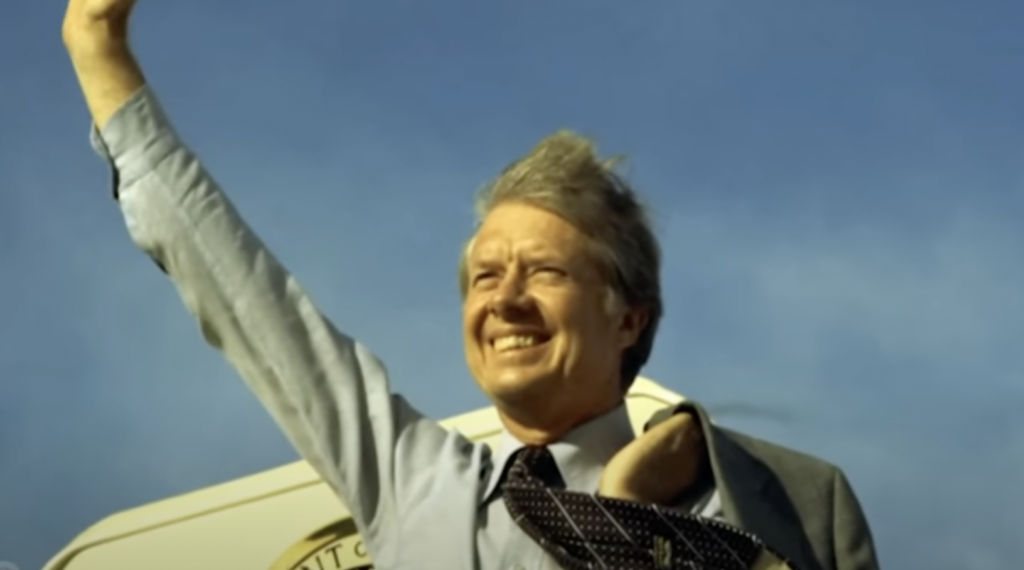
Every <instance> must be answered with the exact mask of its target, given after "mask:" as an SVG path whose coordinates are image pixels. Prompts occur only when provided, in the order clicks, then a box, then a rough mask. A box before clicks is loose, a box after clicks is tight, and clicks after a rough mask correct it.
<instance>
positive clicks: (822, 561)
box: [645, 402, 878, 570]
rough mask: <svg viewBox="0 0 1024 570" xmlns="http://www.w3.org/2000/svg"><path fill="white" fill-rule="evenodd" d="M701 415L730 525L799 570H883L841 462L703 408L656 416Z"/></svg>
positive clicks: (683, 407) (684, 406)
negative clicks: (732, 426)
mask: <svg viewBox="0 0 1024 570" xmlns="http://www.w3.org/2000/svg"><path fill="white" fill-rule="evenodd" d="M679 412H690V413H693V414H694V416H695V417H696V418H699V420H700V424H701V427H702V428H703V431H704V438H705V441H706V442H707V447H708V455H709V457H710V461H711V468H712V471H713V472H714V477H715V483H716V485H717V488H718V493H719V496H720V498H721V501H722V510H723V511H724V514H725V518H726V520H727V521H728V522H730V523H732V524H734V525H736V526H738V527H740V528H742V529H744V530H747V531H749V532H752V533H754V534H756V535H758V536H760V537H761V538H762V539H763V540H764V541H765V542H766V543H767V544H769V545H771V546H772V547H773V548H775V549H776V550H778V551H779V552H780V553H782V554H783V555H785V556H786V557H787V558H789V559H790V560H791V561H792V562H793V563H794V564H795V565H796V566H797V567H798V568H800V570H878V560H877V557H876V555H875V547H874V540H873V539H872V536H871V530H870V529H869V527H868V523H867V520H866V519H865V517H864V512H863V510H862V509H861V506H860V502H859V501H858V500H857V497H856V496H855V495H854V492H853V489H852V488H851V487H850V483H849V481H847V479H846V476H845V475H844V474H843V472H842V470H840V469H839V468H838V467H836V466H835V465H832V464H830V463H827V462H825V461H823V460H821V459H818V458H816V457H812V456H810V455H806V454H804V453H800V452H798V451H794V450H791V449H786V448H785V447H782V446H779V445H775V444H772V443H769V442H767V441H763V440H760V439H757V438H754V437H751V436H748V435H744V434H742V433H739V432H735V431H732V430H728V429H724V428H720V427H717V426H715V425H714V424H712V423H711V422H710V421H709V420H708V415H707V412H705V410H704V408H702V407H701V406H700V405H699V404H697V403H694V402H683V403H681V404H679V405H677V406H674V407H670V408H666V409H664V410H661V411H659V412H657V413H655V414H654V415H653V416H652V417H651V419H650V421H649V422H648V423H647V426H646V427H645V429H647V428H649V427H650V426H652V425H655V424H657V423H660V422H662V421H665V420H666V419H668V418H669V417H670V416H672V415H673V414H675V413H679Z"/></svg>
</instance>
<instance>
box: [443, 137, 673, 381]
mask: <svg viewBox="0 0 1024 570" xmlns="http://www.w3.org/2000/svg"><path fill="white" fill-rule="evenodd" d="M617 162H618V159H614V158H613V159H610V160H600V159H599V158H598V157H597V154H596V151H595V148H594V144H593V142H592V141H591V140H589V139H587V138H585V137H582V136H580V135H577V134H575V133H572V132H569V131H559V132H557V133H555V134H553V135H551V136H549V137H547V138H545V139H544V140H542V141H541V142H540V143H539V144H538V145H537V146H536V147H534V149H533V150H532V151H531V152H530V153H529V154H527V155H526V156H524V157H522V158H520V159H519V160H517V161H515V162H513V163H512V164H511V165H509V166H508V167H507V168H506V169H505V170H504V171H503V172H502V173H501V175H500V176H498V178H497V179H495V180H494V181H493V182H492V183H490V184H488V185H487V186H485V187H484V188H483V190H481V192H480V194H479V195H478V196H477V199H476V215H477V221H478V223H480V222H482V221H483V219H484V218H485V217H486V216H487V214H488V213H490V212H491V210H493V209H494V208H495V207H496V206H498V205H499V204H502V203H504V202H512V201H515V202H523V203H527V204H530V205H533V206H537V207H539V208H543V209H545V210H547V211H549V212H551V213H553V214H555V215H557V216H559V217H561V218H563V219H564V220H566V221H568V222H569V223H571V224H572V225H573V226H574V227H576V228H577V229H579V230H580V231H582V232H583V233H584V234H585V235H587V236H588V237H589V238H590V240H591V242H592V244H593V246H594V250H595V253H596V254H597V259H598V261H599V262H600V263H601V267H602V269H603V270H604V272H605V278H606V279H607V282H608V285H609V293H610V294H609V297H608V300H609V303H608V305H607V307H608V309H609V310H611V309H613V308H615V307H617V306H618V304H620V303H622V304H625V305H626V306H628V307H631V308H636V307H643V308H645V309H647V316H648V321H647V325H646V326H645V328H644V329H643V331H641V333H640V335H639V337H638V338H637V342H636V344H634V345H633V346H631V347H629V348H628V349H626V350H625V351H624V353H623V355H622V368H621V370H620V378H621V381H622V388H623V392H625V391H626V390H627V389H628V388H629V386H631V385H632V383H633V380H634V379H635V378H636V376H637V375H638V374H639V373H640V369H641V368H642V367H643V365H644V364H646V363H647V360H648V358H650V355H651V349H652V348H653V346H654V336H655V333H656V332H657V330H658V323H659V321H660V320H661V316H662V313H663V311H664V307H663V304H662V298H661V250H660V248H659V246H658V240H657V238H655V236H654V232H653V230H652V229H651V223H650V220H649V218H648V216H647V212H646V210H645V208H644V207H643V205H642V204H641V203H640V200H639V198H638V197H637V195H636V193H635V192H634V191H633V189H632V188H631V187H630V186H629V184H628V183H627V182H626V181H625V180H624V179H623V178H622V177H620V176H619V175H618V174H617V173H616V172H615V171H614V170H613V168H614V166H615V165H616V164H617ZM472 246H473V239H470V240H469V242H468V243H467V244H466V247H465V248H464V249H463V251H462V257H461V259H460V262H459V287H460V290H461V293H462V296H463V298H464V297H465V296H466V293H467V291H468V275H467V257H468V254H469V252H470V250H471V248H472Z"/></svg>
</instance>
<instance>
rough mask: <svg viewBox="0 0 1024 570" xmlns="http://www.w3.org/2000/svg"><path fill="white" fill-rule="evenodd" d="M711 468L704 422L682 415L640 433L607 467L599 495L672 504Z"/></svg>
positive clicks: (691, 416)
mask: <svg viewBox="0 0 1024 570" xmlns="http://www.w3.org/2000/svg"><path fill="white" fill-rule="evenodd" d="M708 468H709V465H708V459H707V450H706V448H705V444H704V437H703V433H702V432H701V426H700V421H699V420H698V419H697V418H695V417H693V415H691V414H687V413H679V414H676V415H674V416H672V417H670V418H669V419H667V420H665V421H664V422H661V423H659V424H657V425H655V426H653V427H651V428H650V429H649V430H647V431H646V432H644V433H642V434H640V435H639V436H638V437H637V438H636V439H635V440H633V441H632V442H631V443H630V444H629V445H627V446H626V447H624V448H622V450H620V451H619V452H618V453H617V454H615V456H614V457H612V459H611V461H609V462H608V464H607V465H605V469H604V472H603V473H602V475H601V482H600V485H599V487H598V494H599V495H602V496H605V497H611V498H615V499H624V500H629V501H638V502H642V503H654V504H659V505H666V506H667V505H669V504H670V503H671V502H672V501H673V500H674V499H675V498H677V497H679V496H680V495H681V494H682V493H683V492H685V491H687V490H690V489H691V488H693V486H694V485H695V484H696V483H697V482H698V481H699V480H700V477H701V475H702V474H703V473H706V470H707V469H708Z"/></svg>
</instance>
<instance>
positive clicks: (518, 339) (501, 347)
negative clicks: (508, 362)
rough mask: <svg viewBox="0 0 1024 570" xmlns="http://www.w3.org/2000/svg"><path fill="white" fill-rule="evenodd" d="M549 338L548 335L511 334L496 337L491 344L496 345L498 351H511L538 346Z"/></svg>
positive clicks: (495, 348)
mask: <svg viewBox="0 0 1024 570" xmlns="http://www.w3.org/2000/svg"><path fill="white" fill-rule="evenodd" d="M547 340H548V339H547V338H546V337H541V336H536V335H509V336H503V337H499V338H496V339H494V340H493V341H491V345H492V346H494V350H495V351H497V352H509V351H512V350H520V349H523V348H530V347H532V346H537V345H538V344H543V343H544V342H547Z"/></svg>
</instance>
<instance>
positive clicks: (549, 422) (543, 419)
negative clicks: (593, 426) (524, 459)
mask: <svg viewBox="0 0 1024 570" xmlns="http://www.w3.org/2000/svg"><path fill="white" fill-rule="evenodd" d="M621 403H622V400H621V399H619V400H616V401H613V402H611V403H609V404H605V405H603V406H599V407H594V408H592V409H589V410H579V411H575V412H572V411H569V410H565V409H560V410H552V411H542V410H538V409H536V408H531V409H528V410H521V409H514V408H509V407H502V406H498V407H497V408H498V416H499V417H500V418H501V423H502V424H503V425H504V426H505V429H506V430H507V431H508V432H509V433H510V434H511V435H512V437H514V438H516V440H518V441H519V442H521V443H523V444H524V445H549V444H552V443H555V442H556V441H559V440H561V439H562V438H563V437H565V435H566V434H567V433H569V432H571V431H572V430H574V429H576V428H577V427H579V426H581V425H583V424H585V423H587V422H589V421H590V420H593V419H594V418H597V417H599V416H602V415H604V414H606V413H608V412H610V411H611V410H613V409H615V408H616V407H617V406H619V405H620V404H621Z"/></svg>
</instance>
